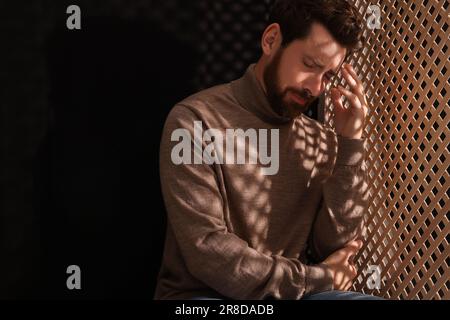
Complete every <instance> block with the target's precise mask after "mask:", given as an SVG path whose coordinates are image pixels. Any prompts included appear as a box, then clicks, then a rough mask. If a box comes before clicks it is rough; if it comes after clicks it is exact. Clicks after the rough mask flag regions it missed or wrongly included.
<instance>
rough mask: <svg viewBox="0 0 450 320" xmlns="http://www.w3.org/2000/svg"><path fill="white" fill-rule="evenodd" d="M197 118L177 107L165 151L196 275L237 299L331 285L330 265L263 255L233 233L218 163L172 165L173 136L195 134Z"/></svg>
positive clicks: (166, 185) (166, 190) (172, 197)
mask: <svg viewBox="0 0 450 320" xmlns="http://www.w3.org/2000/svg"><path fill="white" fill-rule="evenodd" d="M195 120H199V119H198V118H197V117H196V116H195V115H194V113H193V112H192V111H190V110H189V109H188V108H187V107H184V106H180V105H178V106H176V107H175V108H174V109H173V110H172V111H171V113H170V114H169V117H168V119H167V121H166V124H165V127H164V132H163V137H162V141H161V152H160V170H161V185H162V191H163V196H164V201H165V204H166V208H167V212H168V223H170V224H171V227H172V229H173V231H174V234H175V238H176V241H177V243H178V245H179V248H180V250H181V254H182V256H183V258H184V260H185V262H186V265H187V268H188V269H189V271H190V272H191V274H192V275H193V276H194V277H196V278H197V279H199V280H200V281H202V282H203V283H205V284H206V285H207V286H209V287H211V288H212V289H214V290H216V291H217V292H219V293H220V294H222V295H224V296H226V297H229V298H232V299H262V298H265V297H268V296H271V297H274V298H277V299H299V298H301V297H302V296H303V295H305V294H308V293H313V292H320V291H324V290H329V289H332V282H333V279H332V275H331V272H330V270H329V268H326V267H324V266H323V265H317V266H306V265H304V264H302V263H301V262H300V261H299V260H297V259H289V258H286V257H283V256H279V255H272V256H269V255H265V254H262V253H260V252H258V251H256V250H255V249H253V248H251V247H249V245H248V243H247V242H245V241H244V240H242V239H240V238H239V237H237V236H236V235H235V234H233V233H231V232H229V231H228V229H227V226H226V224H225V221H224V209H223V208H224V205H225V204H224V200H223V198H222V194H221V192H220V189H219V186H218V184H217V176H216V171H215V169H214V166H213V165H207V164H180V165H175V164H173V162H172V161H171V151H172V147H173V145H174V144H176V142H171V134H172V132H173V130H175V129H178V128H185V129H187V130H188V131H189V132H190V134H191V137H193V136H194V135H193V130H192V127H193V123H194V121H195ZM203 147H204V146H203ZM192 153H193V151H192ZM192 159H193V155H192Z"/></svg>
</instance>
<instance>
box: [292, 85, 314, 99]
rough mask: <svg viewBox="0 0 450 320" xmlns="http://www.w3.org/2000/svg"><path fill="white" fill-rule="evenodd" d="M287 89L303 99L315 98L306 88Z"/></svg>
mask: <svg viewBox="0 0 450 320" xmlns="http://www.w3.org/2000/svg"><path fill="white" fill-rule="evenodd" d="M288 91H291V92H292V93H295V94H296V95H298V96H299V97H300V98H302V99H304V100H306V101H312V100H314V99H315V98H317V97H315V96H313V95H312V94H311V92H310V91H309V90H308V89H296V88H288Z"/></svg>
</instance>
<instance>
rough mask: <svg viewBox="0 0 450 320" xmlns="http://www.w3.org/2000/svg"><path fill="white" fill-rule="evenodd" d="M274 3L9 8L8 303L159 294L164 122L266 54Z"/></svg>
mask: <svg viewBox="0 0 450 320" xmlns="http://www.w3.org/2000/svg"><path fill="white" fill-rule="evenodd" d="M271 2H272V1H270V0H266V1H261V0H227V1H226V0H215V1H207V0H196V1H181V0H161V1H138V0H136V1H125V0H122V1H101V3H93V2H92V1H76V2H72V1H70V2H69V1H50V0H35V1H31V2H23V3H21V2H20V1H9V2H2V4H1V5H0V14H1V19H0V26H1V28H0V35H1V39H2V40H3V41H2V48H1V54H0V58H1V70H0V84H1V89H0V90H1V91H0V93H1V94H0V103H1V110H2V126H1V136H2V169H3V170H2V175H1V179H2V186H3V192H2V194H3V197H2V207H1V215H0V219H1V220H0V227H1V229H0V234H1V237H2V238H1V239H2V240H1V251H0V298H11V299H14V298H44V299H45V298H57V299H78V298H82V299H84V298H130V299H131V298H140V299H152V297H153V290H154V285H155V280H156V279H155V278H156V275H157V272H158V269H159V264H160V259H161V254H162V245H163V240H164V232H165V210H164V205H163V201H162V197H161V193H160V188H159V174H158V149H159V141H160V136H161V130H162V127H163V124H164V120H165V117H166V115H167V114H168V112H169V110H170V109H171V107H172V106H173V105H174V104H175V103H176V102H177V101H179V100H181V99H183V98H184V97H186V96H188V95H190V94H192V93H194V92H196V91H198V90H200V89H203V88H206V87H210V86H212V85H215V84H220V83H223V82H228V81H231V80H233V79H236V78H238V77H240V76H241V75H242V74H243V72H244V71H245V69H246V68H247V66H248V64H250V63H253V62H256V60H257V58H258V56H259V52H260V51H259V50H260V49H259V39H260V35H261V32H262V30H263V28H264V25H265V19H266V14H267V11H268V8H269V6H270V3H271ZM71 4H76V5H78V6H80V8H81V30H68V29H67V28H66V19H67V17H68V16H69V15H68V14H66V8H67V7H68V6H69V5H71ZM310 116H313V117H314V116H315V112H314V114H310ZM72 264H75V265H78V266H80V268H81V285H82V289H81V290H72V291H70V290H68V289H67V287H66V279H67V277H68V275H67V274H66V268H67V267H68V266H69V265H72Z"/></svg>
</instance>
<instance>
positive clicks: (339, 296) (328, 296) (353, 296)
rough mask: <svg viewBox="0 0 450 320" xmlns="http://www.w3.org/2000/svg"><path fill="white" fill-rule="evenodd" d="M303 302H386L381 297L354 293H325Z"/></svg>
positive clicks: (306, 298)
mask: <svg viewBox="0 0 450 320" xmlns="http://www.w3.org/2000/svg"><path fill="white" fill-rule="evenodd" d="M302 300H384V299H383V298H381V297H377V296H372V295H369V294H364V293H360V292H354V291H338V290H331V291H324V292H320V293H314V294H311V295H308V296H305V297H303V298H302Z"/></svg>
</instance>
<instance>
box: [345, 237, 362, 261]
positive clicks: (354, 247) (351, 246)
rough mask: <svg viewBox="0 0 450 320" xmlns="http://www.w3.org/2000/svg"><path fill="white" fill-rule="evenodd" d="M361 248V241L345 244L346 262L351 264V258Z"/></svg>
mask: <svg viewBox="0 0 450 320" xmlns="http://www.w3.org/2000/svg"><path fill="white" fill-rule="evenodd" d="M362 246H363V242H362V241H361V240H353V241H350V242H349V243H347V245H346V246H345V247H344V250H345V256H346V259H347V261H349V262H350V263H351V264H353V258H354V257H355V256H356V254H357V253H358V251H359V250H360V249H361V248H362Z"/></svg>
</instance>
